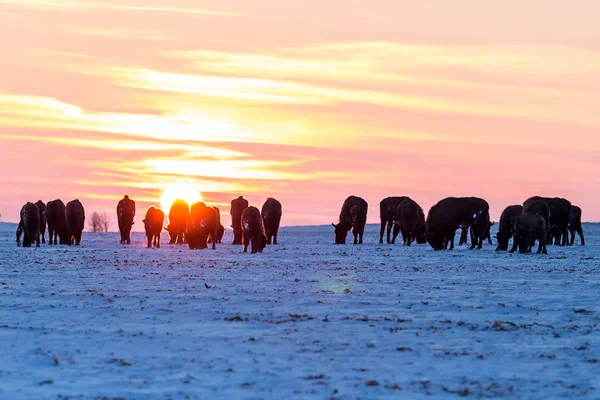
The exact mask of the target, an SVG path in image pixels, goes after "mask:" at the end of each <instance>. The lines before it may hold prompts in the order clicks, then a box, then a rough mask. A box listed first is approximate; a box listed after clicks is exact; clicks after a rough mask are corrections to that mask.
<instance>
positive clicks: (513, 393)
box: [0, 224, 600, 399]
mask: <svg viewBox="0 0 600 400" xmlns="http://www.w3.org/2000/svg"><path fill="white" fill-rule="evenodd" d="M332 230H333V228H332V227H330V226H323V227H301V228H283V229H282V230H281V235H280V244H279V245H278V246H269V247H267V249H266V250H265V252H264V253H262V254H258V255H250V254H249V253H248V254H242V253H241V246H232V245H231V244H228V243H230V240H231V239H230V234H231V232H230V231H227V233H226V236H225V238H224V241H225V242H227V244H223V245H221V246H219V247H218V249H217V250H216V251H212V250H202V251H190V250H188V249H187V248H184V247H180V246H169V245H164V246H163V248H161V249H146V248H144V246H143V243H144V239H145V238H144V237H143V236H142V234H139V233H137V234H135V235H134V242H135V244H132V245H131V246H123V245H119V240H118V234H116V233H109V234H91V233H84V238H83V244H82V246H80V247H77V248H76V247H70V248H69V247H53V248H50V247H48V246H47V245H46V246H43V247H42V248H40V249H36V248H30V249H25V248H17V247H16V245H15V242H14V231H15V225H11V224H0V349H1V350H0V351H1V354H2V362H1V363H0V398H1V399H41V398H43V399H46V398H48V399H56V398H59V399H66V398H69V399H80V398H82V399H103V398H108V399H113V398H119V399H166V398H172V399H187V398H192V399H193V398H203V399H209V398H235V399H237V398H240V399H241V398H244V399H245V398H248V399H262V398H273V399H288V398H357V397H360V398H361V399H374V398H390V397H396V398H407V399H408V398H411V399H412V398H415V399H419V398H435V399H438V398H458V397H461V396H462V397H472V398H487V397H499V398H511V399H512V398H523V399H525V398H527V399H528V398H536V399H549V398H565V397H585V398H600V351H599V350H600V330H599V322H600V268H599V267H600V265H599V263H600V226H598V225H594V224H585V225H584V230H585V233H586V234H587V237H586V239H587V241H588V245H587V246H585V247H581V246H579V245H577V246H574V247H569V248H560V247H554V246H551V247H548V252H549V253H550V254H549V255H548V256H540V255H536V254H530V255H519V254H515V255H509V254H508V253H496V252H495V251H494V248H495V246H491V245H488V244H486V245H485V246H484V249H483V250H481V251H477V250H474V251H469V250H467V249H466V247H464V246H463V247H459V248H458V249H456V250H455V251H452V252H450V251H444V252H434V251H433V250H431V248H430V247H429V246H428V245H420V246H412V247H404V246H402V245H399V244H397V245H379V244H378V243H377V239H378V228H377V227H376V226H373V225H369V226H368V227H367V235H366V237H365V244H363V245H362V246H354V245H352V244H347V245H337V246H336V245H333V244H332V243H333V232H332ZM349 238H350V237H349Z"/></svg>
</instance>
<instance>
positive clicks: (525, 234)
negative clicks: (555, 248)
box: [515, 211, 548, 254]
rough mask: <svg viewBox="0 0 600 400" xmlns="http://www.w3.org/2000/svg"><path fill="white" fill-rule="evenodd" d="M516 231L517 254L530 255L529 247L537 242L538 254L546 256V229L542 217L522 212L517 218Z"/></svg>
mask: <svg viewBox="0 0 600 400" xmlns="http://www.w3.org/2000/svg"><path fill="white" fill-rule="evenodd" d="M516 229H517V235H516V236H515V238H518V239H519V253H531V247H532V246H533V244H534V243H535V241H536V240H537V241H538V242H539V247H538V251H537V252H538V254H539V253H543V254H548V251H547V250H546V239H547V237H548V227H547V226H546V220H545V219H544V217H543V216H541V215H540V214H535V213H529V212H525V211H524V212H522V213H521V214H520V215H519V217H518V218H517V228H516Z"/></svg>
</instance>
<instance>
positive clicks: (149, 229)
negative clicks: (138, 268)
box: [142, 206, 165, 249]
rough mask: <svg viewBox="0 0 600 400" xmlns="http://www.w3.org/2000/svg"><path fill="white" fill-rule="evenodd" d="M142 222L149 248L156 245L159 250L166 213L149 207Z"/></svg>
mask: <svg viewBox="0 0 600 400" xmlns="http://www.w3.org/2000/svg"><path fill="white" fill-rule="evenodd" d="M142 222H143V223H144V229H145V230H146V237H147V238H148V248H150V247H152V245H154V247H156V248H157V249H159V248H160V235H161V234H162V230H163V224H164V223H165V213H164V212H163V210H161V209H160V208H156V207H154V206H150V207H148V210H146V216H145V218H144V220H143V221H142Z"/></svg>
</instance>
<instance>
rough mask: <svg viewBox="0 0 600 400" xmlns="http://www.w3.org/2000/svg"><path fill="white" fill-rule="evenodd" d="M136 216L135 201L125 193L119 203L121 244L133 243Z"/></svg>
mask: <svg viewBox="0 0 600 400" xmlns="http://www.w3.org/2000/svg"><path fill="white" fill-rule="evenodd" d="M134 217H135V201H133V200H131V199H130V198H129V196H127V195H125V197H123V198H122V199H121V200H119V202H118V203H117V222H118V224H119V232H120V233H121V244H125V243H127V244H131V227H132V226H133V218H134Z"/></svg>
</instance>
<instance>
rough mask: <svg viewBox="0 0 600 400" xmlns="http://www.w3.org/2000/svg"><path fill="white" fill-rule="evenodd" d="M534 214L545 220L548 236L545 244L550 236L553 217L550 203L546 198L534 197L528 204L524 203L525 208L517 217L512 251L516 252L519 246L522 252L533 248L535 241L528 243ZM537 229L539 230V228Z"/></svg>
mask: <svg viewBox="0 0 600 400" xmlns="http://www.w3.org/2000/svg"><path fill="white" fill-rule="evenodd" d="M533 215H539V216H540V217H542V218H543V220H544V226H545V227H546V237H545V238H544V244H546V241H547V236H548V224H549V221H550V218H551V213H550V206H549V205H548V203H546V201H545V200H541V199H534V200H531V201H527V202H526V204H525V205H523V210H522V211H521V214H520V215H519V217H518V218H517V221H516V224H515V235H514V239H513V246H512V248H511V249H510V252H511V253H514V252H515V250H517V248H518V249H519V252H521V253H524V252H527V251H528V250H529V249H530V248H531V245H532V244H533V243H528V242H527V237H528V235H529V230H530V225H531V224H533V222H530V221H529V219H530V217H531V216H533ZM535 230H536V231H537V228H536V229H535ZM534 236H535V235H534ZM533 240H535V239H533ZM523 243H525V245H523Z"/></svg>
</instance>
